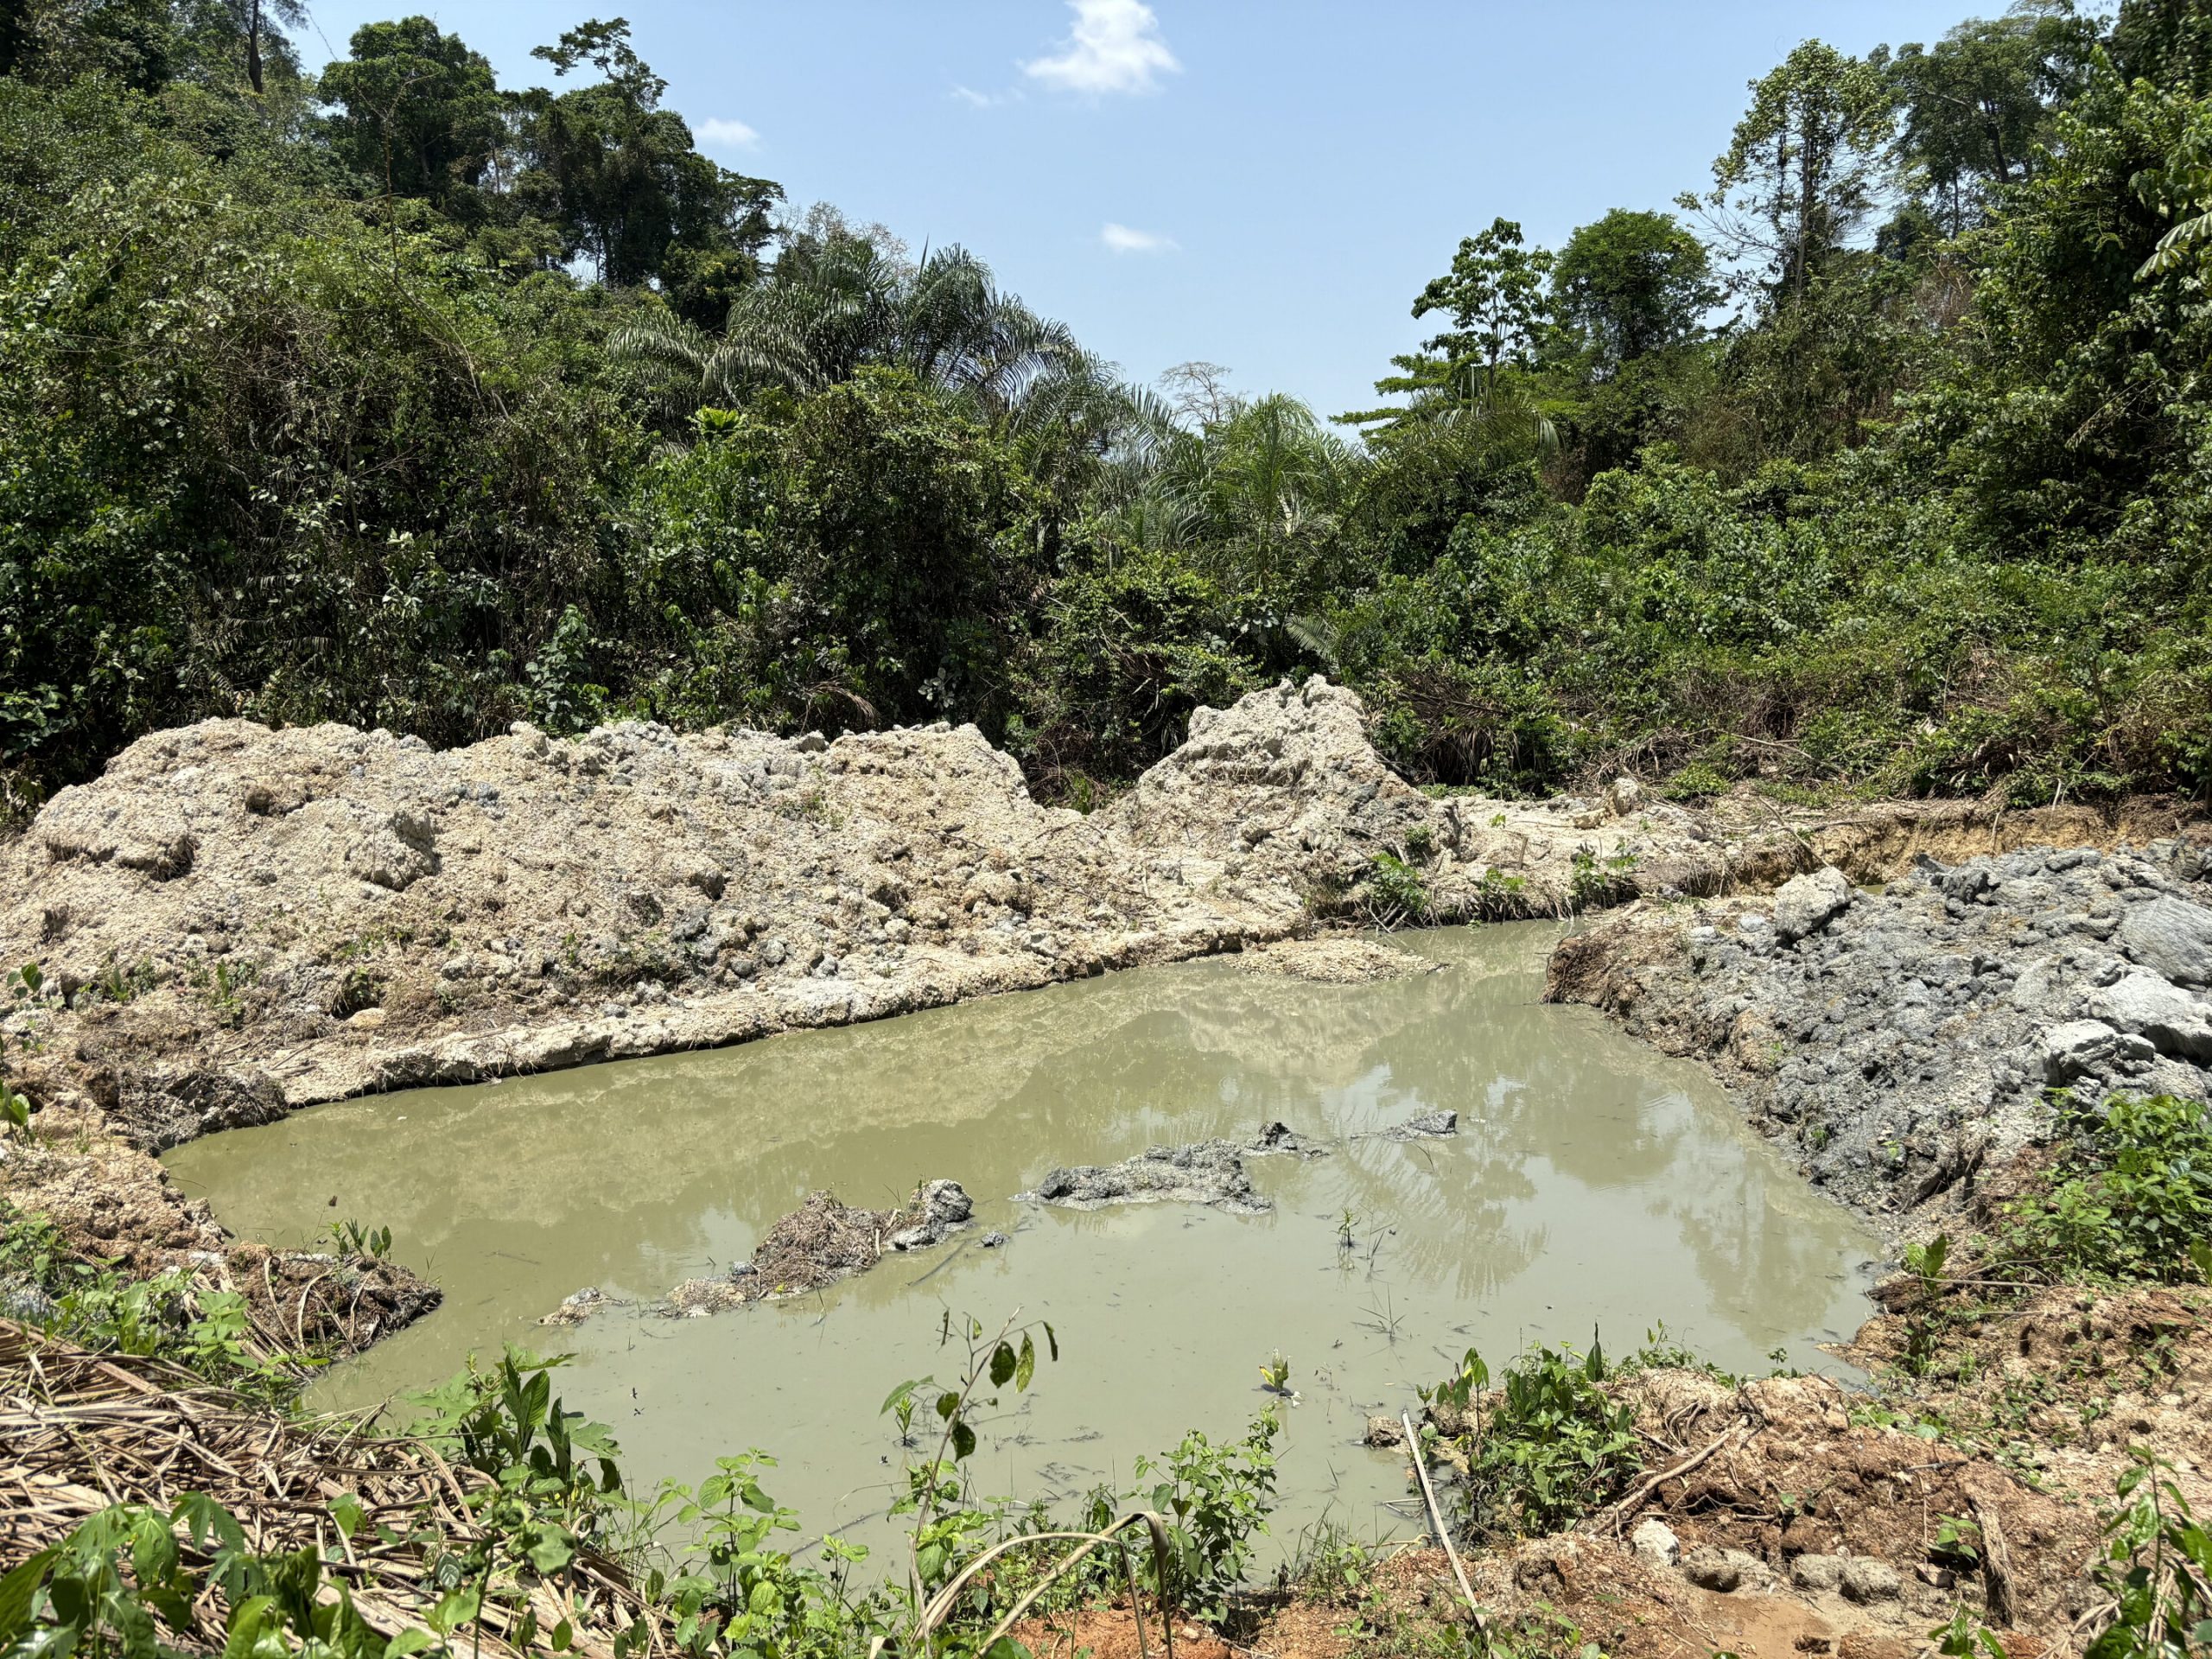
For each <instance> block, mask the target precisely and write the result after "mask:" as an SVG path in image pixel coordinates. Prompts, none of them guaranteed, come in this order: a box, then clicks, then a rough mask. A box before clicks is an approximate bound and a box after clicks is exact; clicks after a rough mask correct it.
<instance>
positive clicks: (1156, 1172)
mask: <svg viewBox="0 0 2212 1659" xmlns="http://www.w3.org/2000/svg"><path fill="white" fill-rule="evenodd" d="M1285 1149H1286V1150H1287V1148H1285ZM1243 1151H1244V1148H1243V1147H1238V1146H1236V1144H1234V1143H1233V1142H1231V1141H1199V1142H1198V1144H1197V1145H1195V1146H1188V1147H1147V1148H1146V1149H1145V1150H1144V1151H1143V1152H1141V1153H1139V1154H1137V1155H1136V1156H1135V1157H1134V1158H1128V1159H1124V1160H1122V1162H1120V1163H1118V1164H1106V1165H1099V1164H1078V1165H1076V1166H1073V1167H1072V1168H1069V1167H1062V1168H1059V1169H1049V1170H1046V1172H1045V1173H1044V1175H1043V1177H1042V1178H1041V1179H1039V1181H1038V1183H1037V1185H1036V1187H1035V1189H1034V1190H1033V1191H1032V1192H1027V1193H1025V1194H1023V1195H1022V1196H1023V1197H1025V1198H1032V1199H1034V1200H1035V1201H1036V1202H1038V1203H1039V1204H1057V1205H1061V1206H1063V1207H1065V1208H1066V1209H1071V1210H1096V1209H1098V1208H1100V1207H1101V1206H1102V1205H1109V1204H1203V1205H1211V1207H1213V1208H1214V1209H1217V1210H1226V1211H1229V1213H1230V1214H1231V1215H1234V1216H1256V1215H1262V1214H1264V1213H1265V1212H1266V1211H1269V1210H1271V1209H1273V1208H1274V1205H1272V1204H1271V1203H1270V1202H1269V1201H1268V1199H1266V1198H1262V1197H1261V1196H1260V1194H1259V1192H1257V1191H1256V1190H1255V1188H1254V1187H1253V1185H1252V1178H1251V1177H1250V1176H1249V1175H1248V1174H1247V1173H1245V1171H1244V1159H1243Z"/></svg>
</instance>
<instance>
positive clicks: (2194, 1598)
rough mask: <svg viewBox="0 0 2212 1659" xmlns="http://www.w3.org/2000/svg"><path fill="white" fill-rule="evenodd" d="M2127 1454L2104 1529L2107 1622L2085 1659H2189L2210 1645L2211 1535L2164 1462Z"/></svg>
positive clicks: (2136, 1451)
mask: <svg viewBox="0 0 2212 1659" xmlns="http://www.w3.org/2000/svg"><path fill="white" fill-rule="evenodd" d="M2128 1456H2129V1459H2130V1463H2129V1466H2128V1467H2127V1468H2126V1470H2125V1471H2122V1472H2121V1474H2120V1478H2119V1481H2118V1483H2117V1484H2116V1487H2115V1491H2116V1493H2117V1495H2118V1497H2119V1499H2120V1506H2119V1508H2118V1509H2117V1510H2114V1512H2113V1515H2112V1516H2111V1517H2110V1518H2109V1519H2108V1520H2107V1522H2106V1523H2105V1560H2104V1563H2103V1566H2102V1568H2101V1578H2102V1580H2103V1583H2104V1585H2105V1587H2106V1589H2107V1592H2109V1593H2110V1595H2111V1596H2112V1598H2113V1606H2112V1611H2111V1618H2110V1622H2109V1623H2108V1624H2106V1625H2105V1627H2104V1629H2103V1630H2101V1631H2100V1632H2099V1633H2098V1635H2097V1636H2096V1637H2094V1639H2092V1640H2091V1642H2090V1643H2089V1646H2088V1656H2087V1659H2188V1656H2190V1655H2192V1654H2201V1653H2202V1652H2204V1651H2205V1650H2206V1649H2207V1648H2208V1646H2212V1535H2208V1534H2207V1533H2206V1531H2205V1529H2204V1527H2203V1525H2202V1523H2201V1522H2199V1521H2198V1520H2197V1519H2196V1516H2195V1515H2194V1514H2193V1513H2192V1512H2191V1510H2190V1506H2189V1501H2188V1499H2187V1498H2185V1497H2183V1495H2182V1491H2181V1488H2180V1487H2179V1486H2177V1484H2174V1480H2173V1477H2172V1471H2171V1468H2170V1467H2169V1466H2168V1465H2166V1464H2165V1463H2164V1462H2163V1461H2162V1460H2161V1459H2158V1457H2156V1456H2154V1455H2153V1454H2152V1452H2148V1451H2146V1450H2145V1449H2144V1448H2143V1447H2141V1446H2135V1447H2131V1448H2130V1450H2129V1453H2128Z"/></svg>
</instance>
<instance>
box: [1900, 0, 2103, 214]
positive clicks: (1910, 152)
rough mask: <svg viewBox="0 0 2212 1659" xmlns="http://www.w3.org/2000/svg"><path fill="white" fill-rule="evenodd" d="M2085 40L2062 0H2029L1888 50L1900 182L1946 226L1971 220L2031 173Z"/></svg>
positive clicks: (2087, 35)
mask: <svg viewBox="0 0 2212 1659" xmlns="http://www.w3.org/2000/svg"><path fill="white" fill-rule="evenodd" d="M2093 40H2094V35H2092V34H2091V33H2090V31H2089V27H2088V25H2087V24H2086V23H2084V22H2083V21H2082V19H2080V18H2079V17H2077V16H2075V15H2074V9H2073V6H2072V5H2071V3H2069V0H2036V3H2030V4H2024V5H2018V6H2015V7H2014V8H2013V9H2012V10H2011V11H2009V12H2007V13H2006V14H2005V16H2002V17H1999V18H1976V19H1974V20H1972V21H1970V22H1964V23H1961V24H1960V25H1959V26H1958V27H1957V28H1956V29H1953V30H1951V32H1950V33H1949V34H1948V35H1944V36H1943V38H1942V40H1940V41H1937V42H1936V44H1935V45H1934V46H1932V47H1922V46H1917V45H1910V46H1904V47H1900V48H1898V49H1897V54H1896V56H1895V57H1893V58H1891V60H1889V63H1888V75H1889V79H1890V84H1891V89H1892V90H1893V92H1895V94H1896V98H1897V115H1898V130H1897V142H1896V148H1895V156H1896V160H1897V167H1898V169H1899V172H1900V174H1901V175H1902V182H1903V184H1904V188H1906V190H1907V191H1908V192H1910V194H1911V195H1912V196H1913V197H1914V198H1915V199H1916V200H1917V201H1918V202H1919V203H1920V205H1921V206H1922V207H1924V208H1925V209H1926V210H1927V211H1928V213H1929V215H1930V216H1931V217H1932V218H1933V219H1935V221H1936V224H1937V225H1938V226H1939V227H1940V228H1941V229H1942V231H1943V232H1945V233H1946V234H1948V235H1953V236H1955V235H1957V234H1958V233H1959V232H1961V231H1963V230H1965V229H1967V227H1968V226H1972V225H1974V224H1978V223H1980V222H1981V221H1982V220H1983V219H1986V217H1987V214H1988V212H1989V209H1990V207H1991V205H1992V202H1993V199H1994V193H1995V192H1997V191H1999V190H2001V189H2002V188H2005V186H2007V185H2012V184H2018V183H2021V182H2024V181H2025V180H2027V179H2028V178H2029V177H2030V176H2031V175H2032V173H2033V171H2034V168H2035V167H2036V164H2037V156H2038V154H2039V152H2040V149H2041V146H2042V145H2043V144H2044V142H2045V141H2046V140H2047V139H2048V138H2049V137H2050V126H2051V121H2052V118H2053V117H2054V115H2055V113H2056V107H2057V105H2058V103H2059V101H2060V99H2061V98H2062V97H2063V94H2064V93H2065V92H2067V91H2068V90H2069V88H2070V87H2071V86H2072V85H2073V83H2074V81H2075V78H2076V73H2077V70H2078V66H2079V65H2080V64H2081V63H2082V61H2083V60H2084V59H2085V58H2086V56H2087V53H2088V49H2089V47H2090V45H2091V43H2092V41H2093Z"/></svg>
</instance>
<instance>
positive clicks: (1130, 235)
mask: <svg viewBox="0 0 2212 1659" xmlns="http://www.w3.org/2000/svg"><path fill="white" fill-rule="evenodd" d="M1098 239H1099V240H1100V241H1101V242H1103V243H1104V244H1105V245H1107V247H1108V248H1109V249H1110V250H1111V251H1114V252H1116V253H1173V252H1174V251H1175V238H1173V237H1172V236H1162V235H1161V234H1160V232H1157V231H1136V230H1131V229H1130V228H1129V227H1128V226H1127V225H1116V224H1115V223H1114V222H1113V221H1111V220H1110V219H1109V220H1108V221H1107V224H1106V227H1105V228H1104V229H1103V230H1102V231H1100V232H1098Z"/></svg>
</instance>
